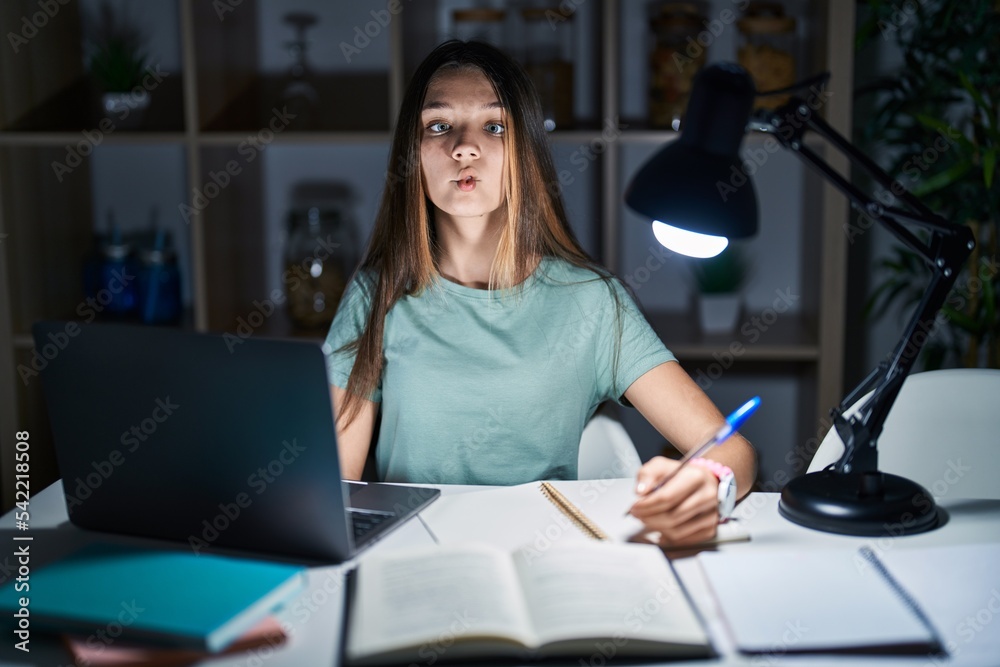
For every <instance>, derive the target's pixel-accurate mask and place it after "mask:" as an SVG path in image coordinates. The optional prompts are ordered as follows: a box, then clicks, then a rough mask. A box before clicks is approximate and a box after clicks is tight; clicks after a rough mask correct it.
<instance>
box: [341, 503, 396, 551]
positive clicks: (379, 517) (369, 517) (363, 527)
mask: <svg viewBox="0 0 1000 667" xmlns="http://www.w3.org/2000/svg"><path fill="white" fill-rule="evenodd" d="M347 513H348V515H349V516H350V517H351V525H353V526H354V543H355V544H357V543H359V542H360V541H362V540H363V538H364V537H365V536H366V535H368V534H369V533H371V532H372V531H373V530H375V529H376V528H378V527H379V526H380V525H382V524H383V523H384V522H385V521H386V520H388V519H391V518H392V517H394V516H395V514H393V513H392V512H377V511H373V510H358V509H348V510H347Z"/></svg>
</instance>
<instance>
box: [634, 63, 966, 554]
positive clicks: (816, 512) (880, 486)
mask: <svg viewBox="0 0 1000 667" xmlns="http://www.w3.org/2000/svg"><path fill="white" fill-rule="evenodd" d="M774 92H785V91H774ZM756 95H757V93H756V90H755V87H754V84H753V80H752V79H751V78H750V75H749V74H748V73H747V72H746V70H744V69H743V68H741V67H739V66H738V65H735V64H732V63H718V64H713V65H710V66H708V67H705V68H704V69H702V71H701V72H699V74H698V76H697V78H696V80H695V83H694V86H693V88H692V91H691V98H690V102H689V105H688V109H687V112H686V113H685V125H684V127H683V129H682V131H681V135H680V137H678V138H677V139H676V140H675V141H673V142H671V143H670V144H668V145H667V146H665V147H664V148H662V149H660V150H659V151H658V152H657V153H656V154H655V155H654V156H653V157H652V158H650V160H649V161H648V162H647V163H646V164H644V165H643V166H642V168H641V169H640V170H639V171H638V172H637V173H636V174H635V176H634V177H633V179H632V181H631V183H630V184H629V186H628V188H627V189H626V191H625V202H626V203H627V204H628V205H629V207H631V208H632V209H633V210H635V211H636V212H638V213H640V214H642V215H643V216H644V217H646V218H650V219H652V220H653V233H654V235H655V236H656V238H657V240H658V241H659V242H660V243H661V244H663V245H664V246H666V247H667V248H670V249H671V250H674V251H675V252H679V253H682V254H685V255H690V256H694V257H712V256H715V255H717V254H718V253H720V252H722V250H724V249H725V247H726V246H727V245H728V243H729V239H740V238H746V237H749V236H752V235H753V234H755V233H756V231H757V197H756V194H755V192H754V188H753V184H752V181H751V179H750V177H749V176H746V177H745V180H743V179H739V180H736V179H733V175H734V174H741V172H740V166H741V162H742V161H741V159H740V157H739V149H740V144H741V142H742V140H743V135H744V134H745V132H747V131H748V130H755V131H758V132H766V133H769V134H771V135H772V136H774V137H775V139H776V140H777V142H778V143H779V144H780V145H781V146H783V147H784V148H786V149H788V150H790V151H792V152H794V153H795V154H796V155H797V156H799V158H801V159H802V160H804V161H805V162H806V163H807V164H809V165H811V166H812V167H813V168H815V169H818V170H819V172H820V174H822V175H823V176H824V177H825V178H826V179H827V180H828V181H829V182H831V183H832V184H833V185H834V186H835V187H836V188H837V190H839V191H840V192H841V193H842V194H844V195H845V196H846V197H847V199H848V200H849V201H850V203H851V206H852V208H854V209H856V210H860V211H863V212H864V213H865V214H866V215H867V216H869V217H870V218H871V219H873V220H876V221H878V222H879V223H880V224H882V225H883V226H885V227H886V228H887V229H888V230H889V231H890V232H892V234H893V235H894V236H895V237H896V238H898V239H899V240H900V241H902V242H903V243H904V244H906V246H907V247H908V248H910V249H911V250H913V251H914V252H916V253H917V254H919V255H920V256H921V257H923V259H924V260H925V261H926V262H927V265H928V267H929V270H930V273H931V279H930V283H929V285H928V287H927V289H926V291H925V292H924V295H923V298H922V299H921V301H920V304H919V305H918V306H917V309H916V312H915V313H914V314H913V317H912V319H911V320H910V321H909V323H908V324H907V326H906V328H905V329H904V330H903V334H902V336H901V337H900V340H899V342H898V343H897V344H896V346H895V348H894V349H893V351H892V354H891V355H890V356H889V358H888V359H887V360H886V361H883V362H882V363H880V364H879V365H878V366H877V367H876V368H875V369H874V370H872V372H871V373H870V374H869V375H868V376H867V377H866V378H865V379H864V380H862V381H861V383H860V384H859V385H858V386H857V387H856V388H855V389H853V390H852V391H851V392H850V394H848V395H847V396H846V397H845V398H844V399H843V401H841V403H840V405H839V406H838V407H836V408H834V409H832V410H831V411H830V412H831V415H832V417H833V426H834V428H836V429H837V434H838V435H839V436H840V438H841V440H842V441H843V443H844V454H843V456H841V458H840V459H839V460H838V461H837V462H836V463H834V464H832V465H831V466H829V467H828V468H827V469H825V470H822V471H819V472H814V473H809V474H806V475H802V476H799V477H797V478H795V479H793V480H791V481H790V482H789V483H788V484H787V485H785V487H784V488H783V489H782V492H781V500H780V502H779V505H778V509H779V511H780V513H781V515H782V516H784V517H785V518H786V519H788V520H790V521H792V522H794V523H797V524H800V525H803V526H806V527H809V528H814V529H817V530H822V531H827V532H832V533H842V534H847V535H881V534H884V533H886V532H887V530H888V529H890V528H891V529H892V531H893V534H913V533H919V532H923V531H926V530H931V529H933V528H935V527H936V526H937V525H938V511H937V507H936V505H935V503H934V500H933V498H932V497H931V494H930V493H928V491H927V490H926V489H924V488H923V487H922V486H920V485H919V484H917V483H916V482H913V481H911V480H908V479H905V478H903V477H899V476H897V475H892V474H889V473H886V472H882V471H880V470H879V469H878V450H877V447H876V444H877V442H878V438H879V435H880V434H881V432H882V427H883V425H884V424H885V420H886V417H887V416H888V414H889V410H890V409H891V408H892V404H893V402H894V401H895V400H896V396H897V395H898V394H899V390H900V388H901V387H902V385H903V380H905V379H906V376H907V375H908V374H909V373H910V370H911V368H912V367H913V363H914V361H915V360H916V357H917V354H918V353H919V351H920V348H921V347H922V345H923V343H924V341H925V339H926V337H927V332H929V331H930V330H931V328H932V327H933V324H934V317H935V316H936V314H937V312H938V310H939V309H940V308H941V306H942V305H943V304H944V301H945V298H946V297H947V296H948V292H949V291H950V290H951V287H952V285H953V284H954V282H955V279H956V278H957V277H958V273H959V271H960V270H961V268H962V266H963V264H964V263H965V261H966V259H967V258H968V256H969V254H970V253H971V252H972V249H973V248H974V247H975V241H974V239H973V236H972V232H971V230H970V229H969V228H968V227H964V226H961V225H956V224H952V223H949V222H948V221H946V220H944V219H943V218H941V217H940V216H938V215H936V214H935V213H934V212H933V211H931V210H930V209H929V208H927V207H926V206H925V205H924V204H922V203H921V202H920V200H919V199H917V198H916V197H915V196H913V195H912V194H911V193H909V192H906V191H901V192H900V185H899V183H898V182H895V181H894V180H893V179H892V177H890V176H889V175H888V174H886V173H885V172H884V171H883V170H882V169H880V168H879V167H878V166H877V165H876V164H875V163H874V162H873V161H872V160H871V159H869V158H868V157H867V156H866V155H864V154H863V153H861V152H860V151H859V150H858V149H857V148H855V147H854V146H853V145H851V143H850V142H848V141H847V140H846V139H845V138H844V137H843V136H842V135H840V134H839V133H838V132H837V131H836V130H834V129H833V128H832V127H831V126H830V125H829V124H828V123H827V122H826V121H824V120H823V119H822V118H820V117H819V116H818V115H817V114H815V113H814V112H813V110H812V109H811V108H810V107H809V105H808V104H806V103H805V102H804V101H803V100H801V99H799V98H797V97H792V98H790V100H789V101H788V102H787V103H786V104H784V105H783V106H781V107H780V108H778V109H776V110H773V111H772V110H767V109H761V110H758V111H757V112H755V113H754V115H753V117H751V110H752V108H753V100H754V97H755V96H756ZM806 131H812V132H815V133H816V134H818V135H819V136H821V137H823V138H824V139H826V141H827V142H828V143H829V144H830V145H832V146H833V147H834V148H836V149H837V150H839V151H840V152H842V153H843V154H844V155H846V156H847V157H848V158H849V159H850V160H851V161H852V163H853V164H856V165H860V166H861V167H863V168H864V169H865V171H867V172H868V173H869V174H870V175H871V176H872V177H873V178H874V179H875V180H876V181H877V182H878V183H879V184H881V185H882V186H883V187H885V188H891V189H892V191H893V193H896V192H900V194H899V195H898V199H899V201H900V202H901V203H902V204H904V205H905V208H902V207H896V206H887V205H882V204H880V203H878V202H877V201H875V199H873V198H872V197H871V196H869V195H867V194H865V193H864V192H862V191H861V190H859V189H858V188H856V187H855V186H854V185H853V184H851V182H850V181H849V180H848V179H846V178H845V177H843V176H841V175H840V174H839V173H838V172H837V171H835V170H834V169H833V168H832V167H831V166H830V165H829V164H828V163H827V162H825V161H824V160H823V159H821V158H820V157H819V156H818V155H817V154H816V153H815V152H814V151H812V150H811V149H810V148H809V147H808V146H806V145H805V143H804V142H803V140H802V137H803V135H804V134H805V133H806ZM735 182H741V183H742V185H739V186H735V185H734V183H735ZM910 227H916V228H918V229H920V230H926V233H925V234H923V235H917V234H916V233H914V232H913V231H911V230H910V229H909V228H910ZM925 237H926V240H925ZM869 392H871V395H870V396H869V397H868V398H867V399H866V400H865V401H864V403H863V404H861V405H859V409H858V410H857V411H856V412H855V413H853V414H851V415H850V416H846V414H845V413H846V412H847V410H848V408H850V407H851V406H852V405H853V404H854V403H855V402H857V401H858V400H859V399H860V398H861V397H862V396H864V395H865V394H867V393H869Z"/></svg>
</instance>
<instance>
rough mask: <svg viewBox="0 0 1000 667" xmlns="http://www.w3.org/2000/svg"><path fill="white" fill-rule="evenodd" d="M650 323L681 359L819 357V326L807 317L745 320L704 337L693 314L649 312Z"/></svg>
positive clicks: (814, 358)
mask: <svg viewBox="0 0 1000 667" xmlns="http://www.w3.org/2000/svg"><path fill="white" fill-rule="evenodd" d="M647 316H648V318H649V321H650V323H651V324H652V325H653V328H654V329H655V330H656V332H657V333H658V334H659V335H660V338H661V339H662V340H663V342H664V343H665V344H666V346H667V347H668V348H670V351H671V352H673V353H674V354H675V355H676V356H677V358H678V359H681V360H682V361H683V360H691V361H705V360H714V359H717V358H718V356H719V355H733V356H735V357H737V358H738V359H742V360H746V361H775V362H786V361H791V362H810V361H815V360H816V359H818V358H819V341H818V339H817V336H816V327H815V325H814V324H812V323H811V322H810V321H809V320H808V319H807V318H804V317H802V316H800V315H795V314H790V313H789V314H781V315H778V317H777V318H776V319H775V320H774V321H773V322H771V323H770V324H767V323H765V322H762V321H761V322H754V321H752V320H751V321H745V322H742V323H741V325H740V328H739V329H737V330H736V331H734V332H732V333H727V334H709V335H706V334H703V333H702V332H701V331H700V329H699V326H698V321H697V317H696V316H694V315H692V314H690V313H676V312H675V313H647Z"/></svg>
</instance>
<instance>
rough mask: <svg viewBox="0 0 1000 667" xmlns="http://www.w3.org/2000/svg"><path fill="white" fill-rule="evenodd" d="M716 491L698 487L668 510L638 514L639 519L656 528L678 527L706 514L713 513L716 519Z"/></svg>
mask: <svg viewBox="0 0 1000 667" xmlns="http://www.w3.org/2000/svg"><path fill="white" fill-rule="evenodd" d="M718 512H719V500H718V492H717V491H716V490H714V489H705V488H699V489H697V490H696V491H695V492H694V493H692V494H691V495H689V496H688V497H687V498H685V499H684V500H683V501H682V502H681V503H680V504H679V505H677V506H676V507H674V508H673V509H672V510H670V511H668V512H659V513H654V514H651V515H643V516H639V517H637V518H639V519H640V520H642V521H644V522H646V523H647V524H651V523H653V522H655V524H656V526H657V527H658V528H667V529H672V528H678V527H681V526H683V525H685V524H687V523H688V522H690V521H693V520H695V519H697V518H698V517H702V516H704V515H706V514H713V515H715V517H716V521H718Z"/></svg>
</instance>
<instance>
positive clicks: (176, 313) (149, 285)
mask: <svg viewBox="0 0 1000 667" xmlns="http://www.w3.org/2000/svg"><path fill="white" fill-rule="evenodd" d="M157 245H158V246H159V245H162V243H157ZM139 260H140V266H139V280H138V290H137V292H138V299H139V303H138V308H139V317H140V318H141V319H142V321H143V322H145V323H146V324H165V323H170V322H176V321H177V320H179V319H180V317H181V276H180V271H179V270H178V268H177V257H176V255H175V254H174V252H173V251H172V250H171V249H170V248H155V247H154V248H144V249H143V250H141V251H140V252H139Z"/></svg>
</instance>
